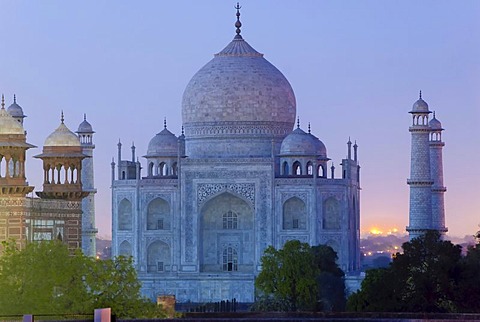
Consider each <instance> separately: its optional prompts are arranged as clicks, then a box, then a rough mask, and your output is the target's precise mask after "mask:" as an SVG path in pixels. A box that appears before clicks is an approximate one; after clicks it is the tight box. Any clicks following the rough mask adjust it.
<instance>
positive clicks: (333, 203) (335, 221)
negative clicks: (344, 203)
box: [323, 197, 340, 229]
mask: <svg viewBox="0 0 480 322" xmlns="http://www.w3.org/2000/svg"><path fill="white" fill-rule="evenodd" d="M323 229H340V203H339V201H338V200H337V199H336V198H335V197H330V198H328V199H326V200H325V202H324V203H323Z"/></svg>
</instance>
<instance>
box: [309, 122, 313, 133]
mask: <svg viewBox="0 0 480 322" xmlns="http://www.w3.org/2000/svg"><path fill="white" fill-rule="evenodd" d="M311 133H312V131H311V130H310V122H308V134H311Z"/></svg>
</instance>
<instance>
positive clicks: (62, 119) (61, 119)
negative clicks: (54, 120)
mask: <svg viewBox="0 0 480 322" xmlns="http://www.w3.org/2000/svg"><path fill="white" fill-rule="evenodd" d="M60 121H62V124H63V121H65V118H64V117H63V110H62V115H61V117H60Z"/></svg>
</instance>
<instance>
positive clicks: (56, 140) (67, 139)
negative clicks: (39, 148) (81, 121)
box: [43, 116, 80, 147]
mask: <svg viewBox="0 0 480 322" xmlns="http://www.w3.org/2000/svg"><path fill="white" fill-rule="evenodd" d="M43 146H44V147H48V146H50V147H51V146H80V140H79V139H78V136H76V135H75V133H73V132H72V131H70V130H69V129H68V127H66V126H65V124H64V123H63V116H62V123H61V124H60V126H59V127H58V128H57V129H56V130H55V131H53V133H52V134H50V135H49V136H48V137H47V139H46V140H45V144H44V145H43Z"/></svg>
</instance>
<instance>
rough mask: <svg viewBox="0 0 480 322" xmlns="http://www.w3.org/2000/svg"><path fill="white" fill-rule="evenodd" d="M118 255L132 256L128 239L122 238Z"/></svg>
mask: <svg viewBox="0 0 480 322" xmlns="http://www.w3.org/2000/svg"><path fill="white" fill-rule="evenodd" d="M118 255H120V256H125V257H130V256H132V245H131V244H130V243H129V242H128V241H126V240H124V241H123V242H122V243H121V244H120V246H119V247H118Z"/></svg>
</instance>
